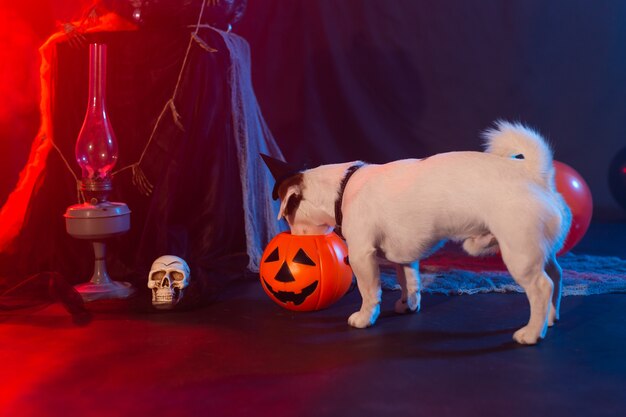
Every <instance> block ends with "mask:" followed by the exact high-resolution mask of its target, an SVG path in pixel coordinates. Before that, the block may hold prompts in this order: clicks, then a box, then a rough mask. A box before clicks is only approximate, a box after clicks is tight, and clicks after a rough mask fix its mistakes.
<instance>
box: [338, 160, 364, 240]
mask: <svg viewBox="0 0 626 417" xmlns="http://www.w3.org/2000/svg"><path fill="white" fill-rule="evenodd" d="M363 165H365V164H364V163H363V162H357V163H356V164H354V165H352V166H350V168H348V169H347V170H346V174H345V175H344V177H343V179H342V180H341V185H339V195H338V196H337V199H336V200H335V233H336V234H337V235H338V236H339V237H340V238H342V239H343V238H344V237H343V234H342V233H341V222H342V221H343V213H342V212H341V204H342V203H343V193H344V191H346V186H347V185H348V181H349V180H350V177H352V176H353V175H354V173H355V172H356V171H357V170H358V169H359V168H361V167H362V166H363Z"/></svg>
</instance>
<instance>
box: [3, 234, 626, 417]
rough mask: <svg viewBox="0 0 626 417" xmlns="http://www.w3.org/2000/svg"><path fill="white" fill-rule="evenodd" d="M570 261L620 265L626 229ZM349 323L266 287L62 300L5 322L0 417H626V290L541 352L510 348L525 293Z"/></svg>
mask: <svg viewBox="0 0 626 417" xmlns="http://www.w3.org/2000/svg"><path fill="white" fill-rule="evenodd" d="M576 249H577V250H575V251H574V252H577V251H578V252H581V253H593V254H604V255H617V256H621V257H624V258H626V223H613V224H593V225H592V228H591V229H590V230H589V232H588V234H587V236H586V237H585V239H584V241H583V242H582V243H581V244H580V245H579V246H578V247H577V248H576ZM383 296H384V305H383V310H384V311H385V313H383V315H382V316H381V318H380V319H379V322H378V323H377V325H376V326H375V327H373V328H370V329H367V330H357V329H352V328H349V327H348V325H347V324H346V319H347V317H348V315H349V314H350V313H351V312H352V311H353V310H355V309H356V308H357V307H358V304H359V295H358V293H357V292H356V291H353V292H352V293H349V294H348V295H347V296H346V297H344V298H343V299H342V300H340V301H339V302H338V303H337V304H336V305H334V306H332V307H330V308H328V309H327V310H324V311H320V312H314V313H292V312H290V311H287V310H284V309H281V308H280V307H278V306H276V305H274V304H273V303H272V302H271V301H270V300H269V299H268V298H267V296H265V294H264V293H263V292H262V289H261V287H260V285H259V284H258V283H257V282H252V283H240V284H237V285H234V286H232V287H230V288H229V289H228V291H227V292H226V293H224V294H223V296H222V301H219V302H217V303H216V304H214V305H212V306H210V307H207V308H203V309H199V310H195V311H192V312H176V313H152V314H147V313H144V314H139V313H124V312H117V313H113V312H109V313H104V312H101V313H98V314H96V315H95V317H94V320H93V321H92V322H91V324H89V325H88V326H86V327H76V326H74V325H73V324H72V322H71V320H70V317H69V316H68V315H67V313H66V312H65V311H64V310H63V309H62V308H61V307H60V306H59V305H52V306H50V307H48V308H46V309H44V310H40V311H37V312H20V313H16V312H12V313H11V314H9V315H2V316H0V343H1V344H0V358H2V365H0V416H21V417H27V416H38V417H39V416H57V415H58V416H94V415H97V416H148V415H150V416H203V415H206V416H255V415H256V416H261V415H272V416H273V417H279V416H280V417H283V416H384V415H406V416H428V417H435V416H455V417H456V416H507V417H514V416H524V417H529V416H550V417H556V416H568V417H574V416H594V417H595V416H625V415H626V324H625V322H624V319H625V318H626V294H612V295H602V296H586V297H566V298H564V300H563V305H562V313H561V322H559V323H558V325H557V326H556V327H555V328H553V329H551V330H549V331H548V335H547V338H546V339H545V340H544V341H542V342H541V343H540V344H539V345H537V346H534V347H520V346H517V345H515V344H514V343H513V342H512V341H511V335H512V333H513V331H514V330H515V329H516V328H518V327H520V326H521V325H523V324H524V323H525V321H526V320H527V316H528V306H527V301H526V299H525V296H523V295H519V294H484V295H471V296H467V295H464V296H450V297H447V296H433V295H425V296H424V297H423V301H422V312H420V313H419V314H415V315H407V316H399V315H395V314H392V313H390V312H391V311H392V306H393V302H394V300H395V298H396V294H394V293H391V292H386V293H385V294H384V295H383Z"/></svg>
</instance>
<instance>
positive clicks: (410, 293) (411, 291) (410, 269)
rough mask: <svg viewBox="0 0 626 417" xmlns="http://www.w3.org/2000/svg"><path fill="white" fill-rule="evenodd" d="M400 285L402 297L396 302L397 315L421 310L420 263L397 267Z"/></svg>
mask: <svg viewBox="0 0 626 417" xmlns="http://www.w3.org/2000/svg"><path fill="white" fill-rule="evenodd" d="M396 276H397V277H398V284H399V285H400V288H401V289H402V295H401V296H400V298H399V299H398V301H396V305H395V308H394V309H395V311H396V313H400V314H403V313H413V312H415V311H419V310H420V300H421V294H420V276H419V262H413V263H411V264H409V265H396Z"/></svg>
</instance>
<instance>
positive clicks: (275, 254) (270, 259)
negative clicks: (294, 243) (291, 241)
mask: <svg viewBox="0 0 626 417" xmlns="http://www.w3.org/2000/svg"><path fill="white" fill-rule="evenodd" d="M277 260H278V247H277V248H276V249H274V250H273V251H272V253H270V254H269V255H267V258H265V262H276V261H277Z"/></svg>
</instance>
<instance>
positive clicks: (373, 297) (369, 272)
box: [348, 249, 381, 329]
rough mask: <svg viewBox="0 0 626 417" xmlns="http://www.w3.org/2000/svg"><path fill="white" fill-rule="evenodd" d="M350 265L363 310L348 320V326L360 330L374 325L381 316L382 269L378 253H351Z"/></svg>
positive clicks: (372, 251)
mask: <svg viewBox="0 0 626 417" xmlns="http://www.w3.org/2000/svg"><path fill="white" fill-rule="evenodd" d="M350 265H351V266H352V271H353V272H354V275H355V276H356V283H357V286H358V287H359V292H360V293H361V298H362V299H363V302H362V304H361V310H359V311H357V312H356V313H353V314H352V315H351V316H350V318H348V324H350V326H353V327H357V328H359V329H362V328H365V327H368V326H371V325H373V324H374V323H375V322H376V319H377V318H378V315H379V314H380V298H381V289H380V267H379V266H378V261H377V260H376V251H375V250H374V249H371V250H369V251H362V252H360V253H359V252H356V253H355V251H351V252H350Z"/></svg>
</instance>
